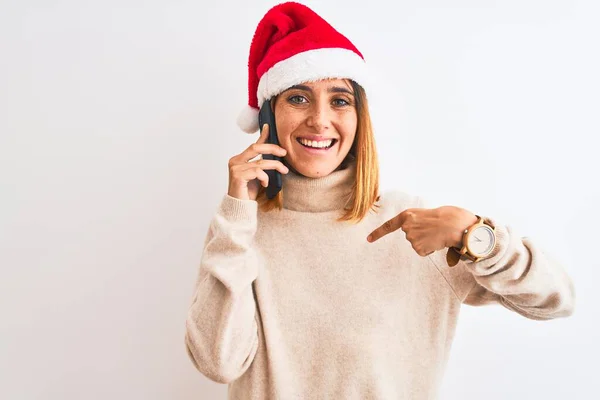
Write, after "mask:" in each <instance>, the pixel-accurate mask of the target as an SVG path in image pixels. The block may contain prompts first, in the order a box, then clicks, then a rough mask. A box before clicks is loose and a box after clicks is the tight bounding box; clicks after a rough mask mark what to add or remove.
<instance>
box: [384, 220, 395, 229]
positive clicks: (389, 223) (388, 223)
mask: <svg viewBox="0 0 600 400" xmlns="http://www.w3.org/2000/svg"><path fill="white" fill-rule="evenodd" d="M393 227H394V224H393V222H392V220H389V221H385V223H384V224H383V229H384V230H385V231H386V232H391V230H392V228H393Z"/></svg>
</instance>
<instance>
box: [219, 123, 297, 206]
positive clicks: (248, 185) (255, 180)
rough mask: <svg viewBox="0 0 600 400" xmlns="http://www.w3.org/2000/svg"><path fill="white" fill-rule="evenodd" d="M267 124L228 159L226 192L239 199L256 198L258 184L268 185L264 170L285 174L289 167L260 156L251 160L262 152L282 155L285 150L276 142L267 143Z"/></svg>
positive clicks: (267, 177) (284, 153)
mask: <svg viewBox="0 0 600 400" xmlns="http://www.w3.org/2000/svg"><path fill="white" fill-rule="evenodd" d="M268 137H269V125H267V124H265V125H263V129H262V131H261V133H260V137H259V138H258V140H257V141H256V143H253V144H251V145H250V147H248V148H247V149H246V150H244V151H243V152H242V153H240V154H238V155H236V156H233V157H232V158H231V159H230V160H229V189H228V191H227V194H229V195H230V196H231V197H235V198H238V199H240V200H256V197H257V195H258V190H259V189H260V185H261V184H262V186H264V187H267V186H268V185H269V176H268V175H267V173H266V172H265V170H270V169H276V170H278V171H279V172H281V173H282V174H287V173H288V172H289V169H288V168H287V167H286V166H285V165H283V163H282V162H280V161H277V160H263V159H262V157H261V158H259V159H257V160H254V161H250V160H252V159H253V158H254V157H256V156H258V155H261V156H262V155H263V154H273V155H275V156H279V157H283V156H285V155H286V153H287V152H286V150H285V149H284V148H283V147H280V146H277V145H276V144H269V143H266V142H267V138H268Z"/></svg>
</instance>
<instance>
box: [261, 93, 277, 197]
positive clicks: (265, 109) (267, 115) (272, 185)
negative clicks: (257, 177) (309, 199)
mask: <svg viewBox="0 0 600 400" xmlns="http://www.w3.org/2000/svg"><path fill="white" fill-rule="evenodd" d="M264 124H268V125H269V138H268V139H267V143H270V144H276V145H277V146H279V139H277V127H276V126H275V114H274V113H273V109H272V108H271V101H270V100H265V101H264V103H263V105H262V106H261V107H260V111H259V113H258V126H259V129H261V130H262V127H263V125H264ZM262 158H263V160H277V161H281V162H283V158H282V157H279V156H276V155H273V154H263V155H262ZM265 172H266V173H267V175H268V176H269V186H267V188H266V192H267V198H269V199H272V198H273V197H275V196H277V193H279V191H280V190H281V186H282V181H281V172H279V171H277V170H276V169H268V170H265Z"/></svg>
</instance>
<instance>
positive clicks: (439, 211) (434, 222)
mask: <svg viewBox="0 0 600 400" xmlns="http://www.w3.org/2000/svg"><path fill="white" fill-rule="evenodd" d="M475 222H477V216H476V215H475V214H473V213H472V212H470V211H468V210H465V209H464V208H460V207H455V206H442V207H438V208H409V209H406V210H404V211H402V212H401V213H400V214H398V215H396V216H395V217H394V218H392V219H390V220H388V221H386V222H385V223H384V224H383V225H381V226H380V227H378V228H377V229H375V230H374V231H373V232H371V234H370V235H369V236H368V237H367V240H368V241H369V242H371V243H372V242H375V241H376V240H378V239H380V238H381V237H383V236H385V235H387V234H388V233H392V232H394V231H396V230H398V229H402V230H403V231H404V233H405V234H406V239H407V240H408V241H409V242H410V244H411V245H412V247H413V249H415V251H416V252H417V254H419V255H420V256H427V255H429V254H431V253H433V252H434V251H437V250H441V249H443V248H445V247H451V246H454V247H459V248H460V247H462V237H463V232H464V230H465V229H467V228H468V227H469V226H471V225H473V224H474V223H475Z"/></svg>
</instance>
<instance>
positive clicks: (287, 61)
mask: <svg viewBox="0 0 600 400" xmlns="http://www.w3.org/2000/svg"><path fill="white" fill-rule="evenodd" d="M327 78H340V79H352V80H354V81H355V82H357V83H359V84H360V85H361V86H363V87H365V81H366V78H367V72H366V65H365V60H364V57H363V55H362V54H361V53H360V52H359V51H358V49H357V48H356V47H355V46H354V45H353V44H352V43H351V42H350V40H348V39H347V38H346V37H345V36H344V35H342V34H341V33H339V32H338V31H337V30H335V29H334V28H333V27H332V26H331V25H330V24H329V23H327V22H326V21H325V20H324V19H323V18H321V17H320V16H319V15H317V14H316V13H315V12H314V11H313V10H311V9H310V8H308V7H307V6H305V5H302V4H299V3H295V2H287V3H282V4H279V5H276V6H275V7H273V8H271V9H270V10H269V11H267V13H266V14H265V15H264V17H263V18H262V20H261V21H260V22H259V24H258V26H257V28H256V32H255V33H254V36H253V38H252V42H251V45H250V55H249V57H248V104H247V106H246V107H245V108H244V110H243V111H242V112H241V113H240V115H239V117H238V119H237V124H238V126H239V127H240V128H241V129H242V130H243V131H244V132H247V133H254V132H256V131H258V128H259V127H258V112H259V110H260V106H261V105H262V103H263V102H264V101H265V100H269V99H270V98H271V97H273V96H275V95H277V94H279V93H281V92H283V91H284V90H286V89H288V88H289V87H291V86H293V85H297V84H300V83H304V82H310V81H317V80H321V79H327Z"/></svg>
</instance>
